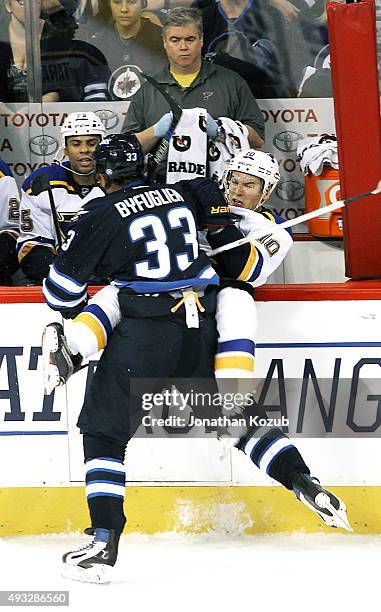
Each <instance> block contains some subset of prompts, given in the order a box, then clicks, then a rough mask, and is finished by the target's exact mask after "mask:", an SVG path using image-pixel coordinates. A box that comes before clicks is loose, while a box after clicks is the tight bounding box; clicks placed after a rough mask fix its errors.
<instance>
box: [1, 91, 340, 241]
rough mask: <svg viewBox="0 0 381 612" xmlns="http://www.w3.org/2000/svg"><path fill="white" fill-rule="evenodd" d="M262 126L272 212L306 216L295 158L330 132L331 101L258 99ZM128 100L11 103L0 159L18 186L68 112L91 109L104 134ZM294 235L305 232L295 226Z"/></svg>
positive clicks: (49, 151)
mask: <svg viewBox="0 0 381 612" xmlns="http://www.w3.org/2000/svg"><path fill="white" fill-rule="evenodd" d="M258 104H259V106H260V108H261V111H262V114H263V118H264V121H265V127H266V141H265V144H264V145H263V147H262V149H263V150H264V151H269V152H271V153H273V154H274V155H275V157H276V158H277V159H278V161H279V164H280V169H281V181H280V182H279V184H278V186H277V188H276V190H275V192H274V194H273V195H272V198H271V205H272V207H273V208H274V211H275V212H276V213H277V214H279V215H280V216H282V217H285V218H286V219H293V218H295V217H297V216H299V215H301V214H303V212H304V177H303V174H302V172H301V170H300V167H299V162H298V161H297V159H296V150H297V146H298V143H299V141H300V140H301V139H302V138H305V137H307V136H309V137H312V136H320V135H321V134H334V133H335V122H334V112H333V101H332V99H331V98H322V99H319V98H311V99H308V98H306V99H286V98H285V99H279V100H259V101H258ZM128 106H129V103H128V102H102V103H95V102H92V103H90V102H87V103H86V104H84V103H81V102H69V103H65V104H62V103H61V104H60V103H56V104H44V105H40V104H30V105H28V106H25V105H21V104H13V105H10V106H9V108H8V111H3V112H0V157H1V158H2V159H3V160H4V161H5V162H7V163H8V164H9V166H10V167H11V169H12V171H13V173H14V175H15V178H16V179H17V181H18V183H19V184H21V183H22V181H23V180H24V178H25V176H27V175H28V174H30V173H31V172H32V171H33V170H35V169H36V168H40V167H43V166H46V165H48V164H50V163H51V162H52V161H53V159H54V157H55V156H56V155H57V153H58V149H59V146H60V127H61V125H62V123H63V121H64V120H65V118H66V116H67V114H68V113H71V112H73V111H77V110H84V109H86V110H92V111H94V112H95V113H96V114H97V115H98V116H99V117H100V119H101V120H102V121H103V122H104V124H105V126H106V128H107V131H108V133H113V132H115V133H119V132H120V131H121V129H122V126H123V122H124V118H125V116H126V114H127V111H128ZM298 231H306V226H304V225H303V226H302V225H301V226H299V227H298Z"/></svg>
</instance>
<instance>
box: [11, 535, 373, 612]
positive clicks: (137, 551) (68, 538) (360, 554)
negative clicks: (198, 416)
mask: <svg viewBox="0 0 381 612" xmlns="http://www.w3.org/2000/svg"><path fill="white" fill-rule="evenodd" d="M89 541H90V539H89V538H88V537H87V536H83V535H79V534H78V535H76V534H70V535H47V536H29V537H9V538H3V539H1V540H0V553H1V559H2V563H1V573H0V576H1V587H0V588H1V589H2V590H11V589H19V590H28V589H33V590H40V589H41V590H69V592H70V607H69V610H71V611H75V612H77V611H78V612H82V611H83V612H89V611H90V610H91V611H93V610H94V611H96V612H98V610H99V611H104V612H114V611H115V612H118V611H119V610H126V611H127V612H145V611H147V612H148V611H149V612H162V611H163V612H175V611H176V612H188V611H189V612H190V611H192V612H214V611H216V612H233V611H235V610H237V612H238V610H244V611H245V612H249V611H250V612H259V611H261V610H266V612H267V611H268V612H276V610H278V609H280V610H281V611H282V612H284V611H291V610H293V611H295V612H299V611H301V612H302V611H303V612H304V611H306V612H310V611H315V610H316V611H318V610H319V612H321V611H322V610H324V611H330V610H332V611H336V610H338V611H339V610H340V611H341V610H343V611H344V612H352V611H353V612H355V611H356V612H362V611H365V610H366V611H368V610H373V609H374V610H376V609H377V610H378V609H379V595H378V594H379V581H380V577H379V576H380V558H381V536H363V535H361V536H360V535H355V534H352V535H351V534H348V535H347V534H339V533H332V534H327V535H326V534H324V535H319V534H303V533H298V534H289V535H287V534H271V535H261V536H241V537H237V538H231V537H228V536H226V535H220V534H218V533H213V534H203V535H189V534H186V535H181V534H157V535H155V536H145V535H140V534H136V535H135V534H130V535H126V536H123V537H122V540H121V545H120V553H119V559H118V564H117V566H116V567H115V573H114V580H113V582H112V583H111V584H108V585H93V584H85V583H79V582H72V581H68V580H65V579H64V578H61V577H60V557H61V555H62V553H64V552H66V551H68V550H71V549H73V548H77V546H78V545H83V544H86V543H87V542H89ZM4 609H5V608H4ZM9 609H10V608H9ZM23 609H25V608H23ZM34 609H36V608H34ZM43 609H44V610H50V609H53V608H51V607H50V606H49V607H44V608H43ZM54 609H57V608H54ZM61 609H63V610H64V609H68V608H61Z"/></svg>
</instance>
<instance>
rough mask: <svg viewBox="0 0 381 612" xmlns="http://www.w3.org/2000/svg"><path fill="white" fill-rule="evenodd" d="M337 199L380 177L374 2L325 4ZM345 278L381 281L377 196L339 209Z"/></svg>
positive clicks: (380, 219)
mask: <svg viewBox="0 0 381 612" xmlns="http://www.w3.org/2000/svg"><path fill="white" fill-rule="evenodd" d="M327 14H328V31H329V42H330V55H331V69H332V85H333V93H334V107H335V122H336V134H337V139H338V153H339V166H340V186H341V197H343V198H348V197H351V196H354V195H357V194H358V193H363V192H364V191H369V190H371V189H373V188H374V187H375V186H376V184H377V182H378V180H379V179H380V177H381V123H380V103H379V93H378V73H377V47H376V27H375V26H376V10H375V4H374V0H363V2H358V3H354V4H338V3H334V2H330V3H328V5H327ZM343 212H344V215H343V219H344V251H345V264H346V271H345V274H346V276H348V277H350V278H354V279H360V278H381V249H380V236H381V195H378V196H371V197H369V198H367V199H366V200H359V201H358V202H354V203H353V204H349V205H348V206H347V207H346V208H345V209H344V211H343Z"/></svg>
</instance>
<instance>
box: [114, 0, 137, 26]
mask: <svg viewBox="0 0 381 612" xmlns="http://www.w3.org/2000/svg"><path fill="white" fill-rule="evenodd" d="M109 3H110V10H111V15H112V18H113V21H114V23H115V25H116V27H117V29H118V30H123V29H128V28H131V27H132V26H134V25H136V24H137V23H139V22H140V19H141V15H142V3H141V0H109Z"/></svg>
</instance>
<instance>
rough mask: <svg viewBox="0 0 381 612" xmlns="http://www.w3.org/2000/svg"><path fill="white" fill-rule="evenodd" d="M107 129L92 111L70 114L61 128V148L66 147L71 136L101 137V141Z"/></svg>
mask: <svg viewBox="0 0 381 612" xmlns="http://www.w3.org/2000/svg"><path fill="white" fill-rule="evenodd" d="M105 133H106V128H105V126H104V124H103V123H102V121H101V120H100V119H99V117H97V115H96V114H95V113H93V112H91V111H88V112H78V113H70V115H68V116H67V117H66V119H65V121H64V122H63V125H62V128H61V139H62V140H61V146H62V147H63V148H64V147H66V138H68V137H69V136H86V135H87V134H90V135H92V136H93V135H95V136H100V137H101V140H102V138H103V137H104V135H105Z"/></svg>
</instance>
